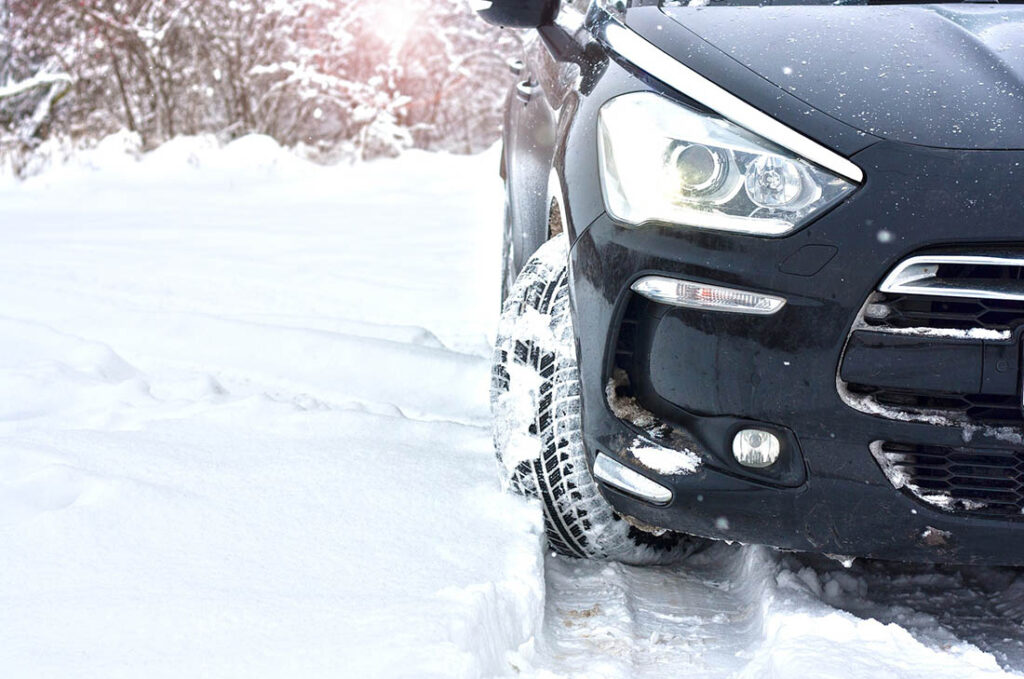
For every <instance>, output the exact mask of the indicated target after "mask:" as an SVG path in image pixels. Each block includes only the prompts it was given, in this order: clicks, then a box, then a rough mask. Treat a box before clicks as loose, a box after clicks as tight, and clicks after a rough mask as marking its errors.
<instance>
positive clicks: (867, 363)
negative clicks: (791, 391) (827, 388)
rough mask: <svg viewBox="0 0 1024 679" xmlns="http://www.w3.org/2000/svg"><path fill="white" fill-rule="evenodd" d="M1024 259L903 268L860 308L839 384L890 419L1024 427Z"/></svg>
mask: <svg viewBox="0 0 1024 679" xmlns="http://www.w3.org/2000/svg"><path fill="white" fill-rule="evenodd" d="M1022 326H1024V256H1022V257H1021V258H1015V257H994V256H985V255H963V256H960V255H924V256H915V257H911V258H909V259H906V260H904V261H903V262H901V263H900V264H898V265H897V266H896V267H895V268H894V269H893V271H892V273H890V274H889V275H888V276H887V277H886V278H885V280H884V281H883V282H882V284H881V285H880V286H879V287H878V291H876V292H874V293H872V294H871V295H870V297H869V298H868V299H867V301H866V302H865V304H864V306H863V308H862V309H861V313H860V315H859V316H858V317H857V319H856V320H855V322H854V324H853V327H852V328H851V330H850V335H849V337H848V338H847V342H846V347H845V349H844V352H843V358H842V360H841V361H840V365H839V374H838V375H837V385H838V389H839V394H840V396H841V397H842V399H843V401H844V402H845V403H846V404H847V405H849V406H850V407H852V408H855V409H857V410H860V411H861V412H865V413H870V414H872V415H875V416H878V417H884V418H887V419H890V420H901V421H914V422H925V423H928V424H933V425H944V426H967V425H995V426H1011V427H1019V428H1022V429H1024V407H1022V400H1021V399H1022V394H1021V380H1022V377H1021V351H1020V349H1019V347H1018V344H1017V341H1016V338H1019V337H1020V336H1021V333H1022V332H1024V331H1022V330H1021V328H1022Z"/></svg>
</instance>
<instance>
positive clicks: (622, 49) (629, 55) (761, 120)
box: [596, 19, 864, 184]
mask: <svg viewBox="0 0 1024 679" xmlns="http://www.w3.org/2000/svg"><path fill="white" fill-rule="evenodd" d="M596 28H597V31H598V33H600V34H601V35H599V36H598V37H599V39H603V41H604V42H605V43H606V44H607V45H608V46H609V47H610V48H611V49H612V50H614V51H615V52H617V53H618V54H619V55H621V56H622V57H623V58H624V59H626V60H627V61H629V62H631V63H633V64H634V65H635V66H637V67H638V68H640V69H641V70H643V71H645V72H646V73H649V74H650V75H652V76H653V77H655V78H657V79H658V80H660V81H662V82H663V83H665V84H666V85H668V86H669V87H672V88H673V89H675V90H678V91H679V92H681V93H682V94H685V95H686V96H688V97H690V98H691V99H693V100H694V101H698V102H700V103H701V104H703V105H704V106H707V107H708V108H709V109H711V110H712V111H715V112H716V113H718V114H719V115H721V116H722V117H723V118H726V119H728V120H730V121H732V122H734V123H736V124H737V125H739V126H740V127H743V128H745V129H747V130H750V131H751V132H753V133H755V134H757V135H759V136H761V137H763V138H765V139H767V140H768V141H771V142H773V143H775V144H777V145H779V146H781V147H783V148H785V149H788V150H789V151H792V152H793V153H795V154H796V155H798V156H800V157H801V158H804V159H806V160H808V161H810V162H812V163H815V164H817V165H820V166H821V167H823V168H826V169H828V170H830V171H832V172H833V173H835V174H837V175H839V176H841V177H843V178H845V179H849V180H850V181H853V182H855V183H857V184H861V183H863V181H864V172H863V170H861V169H860V168H859V167H857V165H856V164H854V163H853V162H852V161H850V160H849V159H847V158H844V157H843V156H841V155H839V154H838V153H836V152H835V151H833V150H831V149H829V148H826V147H825V146H822V145H821V144H819V143H818V142H816V141H814V140H813V139H810V138H808V137H806V136H804V135H803V134H801V133H800V132H797V131H796V130H794V129H793V128H791V127H789V126H787V125H784V124H783V123H781V122H779V121H778V120H776V119H775V118H772V117H771V116H770V115H768V114H767V113H764V112H763V111H761V110H759V109H757V108H755V107H753V106H751V105H750V104H748V103H747V102H745V101H743V100H742V99H740V98H739V97H737V96H736V95H734V94H732V93H731V92H729V91H727V90H725V89H724V88H722V87H721V86H719V85H717V84H715V83H714V82H713V81H711V80H708V79H707V78H705V77H704V76H702V75H700V74H699V73H697V72H696V71H694V70H693V69H691V68H689V67H687V66H685V65H683V64H682V63H680V62H679V61H677V60H676V59H674V58H673V57H671V56H669V55H668V54H666V53H665V52H663V51H662V50H661V49H660V48H658V47H657V46H656V45H654V44H653V43H651V42H649V41H647V40H646V39H644V38H643V37H641V36H640V35H638V34H637V33H635V32H633V31H631V30H630V29H628V28H626V27H625V26H623V25H622V24H620V23H619V22H617V21H615V20H614V19H609V20H607V21H606V22H604V24H603V25H600V26H598V27H596Z"/></svg>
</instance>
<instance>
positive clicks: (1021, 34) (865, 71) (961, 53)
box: [664, 5, 1024, 149]
mask: <svg viewBox="0 0 1024 679" xmlns="http://www.w3.org/2000/svg"><path fill="white" fill-rule="evenodd" d="M664 13H665V14H666V15H667V16H669V17H671V19H673V20H674V21H675V22H677V23H678V24H680V25H682V26H683V27H685V29H687V30H689V31H692V32H693V33H695V34H696V35H697V36H699V37H700V38H701V39H702V40H704V41H706V42H707V43H708V44H710V45H711V46H713V47H714V48H717V50H720V51H721V52H722V53H723V54H724V55H728V57H731V58H732V59H734V60H736V61H738V62H739V63H740V64H742V65H743V66H745V67H746V68H748V69H750V70H752V71H754V72H755V73H757V74H758V75H760V76H761V77H762V78H764V79H765V80H767V81H769V82H770V83H772V84H774V85H775V86H777V87H780V88H782V89H783V90H785V91H786V92H788V93H789V94H791V95H793V96H795V97H797V98H799V99H800V100H802V101H803V102H804V103H806V104H808V105H809V106H811V107H814V108H815V109H817V110H818V111H820V112H822V113H825V114H827V115H828V116H831V117H833V118H835V119H837V120H840V121H842V122H843V123H846V124H847V125H850V126H852V127H854V128H856V129H858V130H860V131H862V132H865V133H867V134H870V135H872V136H874V137H881V138H885V139H891V140H895V141H901V142H907V143H913V144H920V145H924V146H934V147H941V148H960V149H1024V7H1009V6H1006V5H1003V6H990V7H981V6H971V5H957V6H953V5H913V6H908V5H903V6H895V7H879V6H872V7H866V6H858V7H834V6H822V7H806V6H804V7H703V8H694V7H671V8H668V7H667V8H665V10H664ZM723 84H724V85H726V86H728V84H727V83H723ZM735 94H737V95H738V96H741V97H742V96H743V92H735Z"/></svg>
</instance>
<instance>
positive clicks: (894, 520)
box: [570, 142, 1024, 564]
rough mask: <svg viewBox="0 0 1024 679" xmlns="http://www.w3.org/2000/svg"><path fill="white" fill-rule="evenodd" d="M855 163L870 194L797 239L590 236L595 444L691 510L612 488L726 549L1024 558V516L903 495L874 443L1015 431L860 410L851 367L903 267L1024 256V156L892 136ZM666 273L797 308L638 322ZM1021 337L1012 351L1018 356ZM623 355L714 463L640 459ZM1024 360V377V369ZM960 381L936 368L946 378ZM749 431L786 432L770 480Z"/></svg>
mask: <svg viewBox="0 0 1024 679" xmlns="http://www.w3.org/2000/svg"><path fill="white" fill-rule="evenodd" d="M853 160H854V161H855V162H856V163H857V164H858V165H859V166H860V167H861V168H863V169H864V171H865V175H866V177H867V179H866V182H865V184H864V185H863V186H862V187H861V188H860V189H859V190H858V191H857V192H856V193H854V194H853V195H851V196H850V197H849V198H848V199H847V200H846V201H845V202H844V203H842V204H841V205H839V206H838V207H836V208H835V209H833V210H832V211H831V212H829V213H828V214H826V215H824V216H822V217H821V218H819V219H818V220H817V221H815V222H814V223H812V224H811V225H809V226H808V227H806V228H804V229H802V230H800V231H798V232H796V233H795V234H793V235H791V236H788V237H786V238H758V237H751V236H742V235H732V234H722V233H714V232H710V231H704V230H699V229H692V228H685V227H668V226H656V225H652V226H645V227H641V228H635V229H634V228H623V227H622V226H621V225H618V224H616V223H615V222H614V221H612V220H611V219H610V218H609V217H608V216H607V215H601V216H599V217H598V218H597V219H596V220H594V221H593V222H592V223H590V224H589V226H587V227H586V228H583V229H581V230H580V233H579V235H578V238H577V239H576V241H575V242H574V245H573V248H572V251H571V268H570V271H571V280H572V284H571V290H572V296H573V309H574V321H575V323H576V327H577V336H578V338H579V360H580V373H581V382H582V389H583V392H582V394H583V405H584V407H583V430H584V442H585V445H586V447H587V450H588V453H589V455H590V458H591V460H593V459H594V457H595V456H596V455H597V454H598V453H604V454H607V455H609V456H611V457H613V458H614V459H616V460H618V461H619V462H621V463H622V464H625V465H626V466H629V467H631V468H633V469H634V470H636V471H638V472H640V473H642V474H644V475H645V476H647V477H649V478H651V479H653V480H655V481H657V482H658V483H661V484H662V485H664V486H666V487H668V488H670V489H671V490H672V493H673V499H672V500H671V502H670V503H669V504H667V505H664V506H656V505H653V504H650V503H647V502H644V501H643V500H640V499H637V498H634V497H630V496H628V495H625V494H623V493H621V492H619V491H616V490H615V489H613V488H610V487H607V486H602V490H603V492H604V494H605V496H606V497H607V499H608V500H609V501H610V502H611V503H612V505H613V506H614V507H615V508H616V509H617V510H618V511H619V512H620V513H622V514H624V515H626V516H629V517H633V518H635V519H637V520H639V521H641V522H642V523H644V524H648V525H651V526H657V527H661V528H668V529H672V530H676V531H680V532H685V533H692V534H696V535H702V536H708V537H713V538H719V539H728V540H735V541H739V542H746V543H760V544H769V545H773V546H777V547H781V548H786V549H794V550H802V551H814V552H822V553H827V554H835V555H843V556H862V557H873V558H887V559H900V560H908V561H938V562H950V563H954V562H955V563H999V564H1022V563H1024V516H1022V517H1010V516H1004V517H997V518H993V517H989V516H983V515H981V514H977V513H972V512H970V511H965V510H950V509H943V508H940V507H938V506H936V505H935V504H932V503H929V502H923V501H922V500H921V499H920V498H919V497H915V496H914V495H912V494H911V493H908V492H907V490H906V489H905V488H903V489H901V488H897V487H896V486H895V485H894V484H893V483H892V482H891V481H890V478H888V477H887V475H886V473H885V472H884V471H883V469H882V468H881V467H880V465H879V463H878V462H876V460H875V457H874V456H873V455H872V452H871V449H870V447H871V445H872V443H873V442H876V441H900V442H910V443H915V444H923V445H934V446H949V447H956V446H964V445H971V446H981V445H988V446H992V447H1001V448H1004V449H1005V448H1007V447H1008V446H1011V445H1013V444H1010V443H1008V442H1007V441H1008V438H1009V439H1012V437H1007V435H1006V429H1005V428H1003V429H1002V430H1000V432H1001V433H998V435H990V434H987V433H986V432H985V431H984V430H976V429H974V428H965V427H963V426H947V425H943V424H934V423H929V422H923V421H901V420H899V419H887V418H885V417H880V416H878V415H874V414H869V413H866V412H861V411H859V410H857V409H855V408H853V407H850V405H848V404H847V403H846V402H845V401H844V399H843V397H842V396H841V395H840V391H839V389H838V388H837V373H838V370H839V366H840V362H841V359H842V356H843V352H844V348H845V347H846V345H847V340H848V337H849V336H850V332H851V327H852V326H853V324H854V322H855V320H856V319H857V318H858V314H859V313H860V312H861V310H862V308H863V307H864V304H865V301H866V300H867V299H868V298H869V296H870V295H872V294H873V292H874V291H875V290H876V289H877V287H878V285H879V282H880V281H881V279H882V278H884V276H885V275H886V274H887V272H889V271H890V270H891V269H892V268H893V267H894V266H895V265H896V264H898V263H899V262H900V261H902V260H903V259H905V258H907V257H908V256H911V255H913V254H916V253H919V252H922V251H932V250H935V249H939V250H941V251H943V252H950V251H951V252H962V253H971V252H977V251H979V250H985V249H992V248H999V249H1000V250H1001V251H1004V250H1006V249H1018V250H1020V249H1024V248H1022V246H1024V236H1022V233H1024V232H1022V230H1021V224H1022V223H1024V193H1022V192H1021V191H1020V190H1019V188H1018V187H1019V185H1020V180H1021V179H1022V178H1024V152H1009V151H991V152H990V151H985V152H982V151H951V150H942V151H940V150H933V149H927V148H922V147H914V146H910V145H904V144H896V143H891V142H879V143H876V144H874V145H872V146H869V147H868V148H866V149H865V150H863V151H861V152H860V153H858V154H857V155H856V156H855V157H854V158H853ZM598 195H599V194H598ZM649 274H659V275H664V276H670V277H676V278H681V279H686V280H692V281H699V282H704V283H711V284H715V285H721V286H726V287H732V288H738V289H743V290H751V291H756V292H763V293H767V294H770V295H775V296H779V297H783V298H785V299H786V301H787V303H786V305H785V307H783V308H782V309H781V310H780V311H779V312H778V313H776V314H774V315H771V316H749V315H741V314H733V313H725V312H715V311H699V310H693V309H680V308H674V307H666V306H660V305H654V304H653V303H647V302H643V303H642V304H641V305H640V306H641V308H642V312H641V314H640V317H639V318H636V317H634V316H635V313H636V309H637V308H638V307H637V303H636V296H635V294H634V293H632V292H631V291H630V285H631V284H632V283H633V282H634V281H635V280H637V279H638V278H640V277H641V276H644V275H649ZM631 305H632V306H631ZM627 326H628V327H629V328H630V329H631V330H630V333H631V334H630V337H629V341H628V342H627V343H626V344H628V346H625V347H624V346H623V337H624V334H623V333H624V328H625V327H627ZM637 329H638V330H637ZM1019 338H1020V333H1019V332H1017V333H1015V334H1014V336H1013V339H1012V340H1011V341H1012V342H1013V343H1014V344H1015V348H1014V349H1013V353H1014V355H1015V356H1019V353H1020V352H1019V350H1018V349H1017V348H1016V346H1019ZM623 353H626V354H629V355H630V359H629V360H630V366H631V370H630V382H631V388H632V389H633V391H634V395H635V396H636V398H637V399H638V401H639V403H640V404H641V405H642V406H643V407H644V408H645V409H648V410H650V411H652V412H654V413H656V414H657V415H658V417H659V418H661V419H662V420H663V421H664V422H666V423H668V424H669V425H670V426H671V427H672V428H673V429H676V430H678V431H680V432H682V433H683V434H684V435H685V436H689V437H690V438H691V439H692V440H693V442H694V447H695V448H696V449H697V452H698V453H699V454H700V456H701V457H702V464H701V466H700V468H699V469H698V470H697V471H696V472H695V473H690V474H676V475H666V474H661V473H658V472H656V471H654V470H652V469H650V468H646V467H644V466H643V465H641V464H640V463H639V461H638V460H637V459H636V458H635V457H634V456H632V455H631V454H630V452H629V451H630V449H631V447H632V446H634V445H636V443H637V441H638V440H651V437H650V436H649V432H645V431H644V430H643V428H642V427H638V426H636V425H635V424H633V423H631V422H629V421H626V420H625V419H620V418H619V417H617V416H616V415H615V414H614V413H613V411H612V407H611V405H610V404H609V397H608V388H609V384H610V382H611V381H612V380H613V376H614V375H615V374H616V364H617V361H621V359H622V355H623ZM617 354H618V357H617ZM1012 369H1013V371H1015V375H1014V376H1013V378H1012V379H1014V380H1016V384H1018V385H1019V384H1020V382H1021V379H1020V374H1019V365H1018V361H1017V360H1016V359H1014V361H1013V366H1012ZM943 370H944V366H942V365H935V366H934V371H935V374H936V375H939V376H941V375H942V373H943ZM1018 396H1019V394H1018ZM1018 402H1019V401H1018ZM620 414H621V413H620ZM746 424H758V425H762V426H764V427H765V428H768V429H771V430H773V431H776V432H778V433H779V434H780V435H781V436H783V437H784V440H785V441H786V445H785V449H786V452H785V453H784V459H783V462H782V463H780V466H779V468H777V469H774V470H769V471H768V472H767V473H766V474H762V473H758V472H755V471H753V470H746V469H743V468H741V467H739V466H738V465H737V464H736V463H735V460H733V459H732V457H731V452H730V450H731V446H730V444H731V435H732V434H733V433H734V432H735V431H736V429H737V428H738V427H740V426H742V425H746ZM992 433H994V432H992ZM967 439H970V441H969V442H968V441H967ZM1016 440H1017V441H1018V443H1019V440H1020V439H1019V438H1018V439H1016ZM653 442H654V443H657V441H656V440H653ZM1017 538H1021V539H1017Z"/></svg>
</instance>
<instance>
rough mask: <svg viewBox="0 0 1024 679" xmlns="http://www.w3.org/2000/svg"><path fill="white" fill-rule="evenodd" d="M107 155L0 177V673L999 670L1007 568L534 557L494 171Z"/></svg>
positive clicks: (1022, 632)
mask: <svg viewBox="0 0 1024 679" xmlns="http://www.w3.org/2000/svg"><path fill="white" fill-rule="evenodd" d="M123 146H124V145H123V144H119V143H118V142H117V140H111V141H109V142H108V143H107V144H105V145H104V146H103V147H101V148H100V149H98V150H97V151H95V152H92V153H90V154H87V155H84V156H82V157H80V158H79V159H78V160H77V161H75V162H73V163H70V164H69V165H66V166H63V167H59V168H54V169H51V170H49V171H48V172H46V173H44V174H43V175H41V176H39V177H37V178H35V179H32V180H30V181H28V182H26V183H24V184H16V183H14V182H13V181H6V180H4V181H6V183H0V630H2V631H0V676H4V677H8V676H9V677H33V678H34V677H61V678H64V677H71V676H73V677H104V678H106V677H133V678H134V677H142V676H145V677H191V676H212V677H260V676H267V677H304V678H305V677H321V676H323V677H327V676H330V677H434V676H436V677H485V676H513V675H515V676H527V677H609V678H626V677H734V676H735V677H794V678H795V677H801V678H803V677H807V676H812V677H844V678H848V677H855V678H859V677H872V678H875V677H922V678H923V677H927V678H928V679H935V678H939V677H957V678H958V679H959V678H962V677H1001V676H1021V675H1020V674H1019V673H1021V672H1024V645H1022V644H1024V642H1022V639H1024V628H1022V626H1021V621H1022V620H1024V571H1018V570H1015V569H964V568H933V567H900V566H893V565H884V564H877V563H860V562H857V563H854V564H853V566H852V567H851V568H848V569H847V568H844V567H843V566H842V565H840V564H838V563H835V562H831V561H828V560H824V559H814V558H810V557H800V558H797V557H794V556H791V555H779V554H777V553H775V552H773V551H771V550H767V549H763V548H745V547H740V546H730V545H724V544H723V545H717V546H715V547H714V548H712V549H710V550H708V551H706V552H704V553H702V554H699V555H697V556H695V557H694V558H693V559H692V560H691V561H690V562H688V563H687V564H685V565H675V566H666V567H659V568H651V569H638V568H631V567H626V566H621V565H614V564H601V563H586V562H575V561H569V560H565V559H559V558H555V557H545V556H544V554H543V551H542V539H541V531H540V522H539V516H538V513H539V509H538V508H537V507H536V506H533V505H531V504H528V503H526V502H522V501H520V500H517V499H515V498H511V497H507V496H504V495H502V494H501V493H499V492H498V490H497V489H496V487H495V485H496V484H495V480H494V479H495V474H494V471H495V469H494V462H493V459H492V453H491V442H490V433H489V431H488V413H487V384H488V362H489V352H490V348H489V347H490V341H491V340H490V334H491V332H492V330H493V327H494V323H495V320H496V318H495V317H496V297H497V294H498V292H497V289H498V280H497V279H498V277H497V276H496V275H495V274H496V271H497V268H498V266H497V263H498V258H499V254H498V249H499V248H498V242H497V240H498V237H499V236H500V227H499V220H500V206H501V195H500V185H499V184H498V182H497V180H496V178H495V176H494V175H495V172H494V170H495V168H496V166H497V159H496V157H495V156H494V154H493V153H492V154H485V155H484V156H481V157H477V158H451V157H447V156H441V155H428V154H422V153H412V154H409V155H407V156H406V157H404V158H402V159H400V160H397V161H380V162H376V163H372V164H368V165H363V166H354V167H350V166H341V167H336V168H319V167H315V166H312V165H310V164H307V163H305V162H303V161H300V160H297V159H296V158H294V157H292V156H290V155H289V154H287V153H285V152H283V151H281V150H280V149H278V148H277V147H276V146H274V145H273V143H272V142H269V141H268V140H265V139H260V138H247V139H243V140H241V141H239V142H236V143H234V144H232V145H230V146H229V147H227V148H225V149H218V148H216V146H215V145H214V144H212V143H210V142H207V141H204V140H196V139H182V140H178V141H176V142H173V143H171V144H169V145H167V146H165V147H163V148H161V149H159V150H158V151H156V152H154V153H151V154H149V155H147V156H145V157H143V158H142V159H136V158H134V157H132V156H130V155H128V154H125V153H124V152H123Z"/></svg>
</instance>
